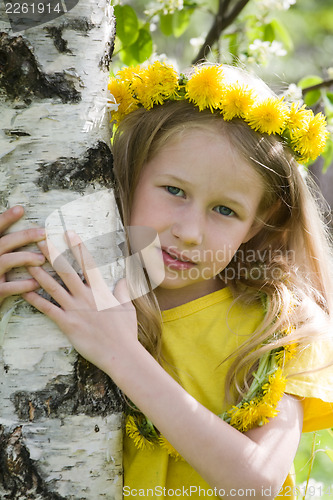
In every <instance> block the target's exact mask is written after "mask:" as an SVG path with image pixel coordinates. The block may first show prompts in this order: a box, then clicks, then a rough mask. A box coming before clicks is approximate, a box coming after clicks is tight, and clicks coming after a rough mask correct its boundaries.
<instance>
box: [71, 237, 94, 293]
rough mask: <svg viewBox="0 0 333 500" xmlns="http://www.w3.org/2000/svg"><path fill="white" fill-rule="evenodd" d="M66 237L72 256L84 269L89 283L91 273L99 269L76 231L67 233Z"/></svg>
mask: <svg viewBox="0 0 333 500" xmlns="http://www.w3.org/2000/svg"><path fill="white" fill-rule="evenodd" d="M65 237H66V241H67V244H68V246H69V248H70V249H71V252H72V254H73V255H74V257H75V259H76V261H77V263H78V264H79V266H80V268H81V269H82V272H83V275H84V277H85V279H86V281H87V282H88V283H89V271H91V270H94V269H97V266H96V264H95V261H94V259H93V257H92V255H91V254H90V253H89V252H88V250H87V248H86V247H85V245H84V244H83V242H82V241H81V239H80V237H79V236H78V235H77V234H76V233H75V232H74V231H67V232H66V233H65Z"/></svg>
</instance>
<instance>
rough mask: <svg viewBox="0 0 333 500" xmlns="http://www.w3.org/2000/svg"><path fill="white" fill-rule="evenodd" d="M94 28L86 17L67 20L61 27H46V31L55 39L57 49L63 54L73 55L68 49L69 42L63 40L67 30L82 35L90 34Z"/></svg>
mask: <svg viewBox="0 0 333 500" xmlns="http://www.w3.org/2000/svg"><path fill="white" fill-rule="evenodd" d="M93 27H94V25H93V23H91V22H90V21H89V19H87V18H85V17H81V18H76V19H70V20H65V21H64V22H63V23H62V24H61V25H60V26H51V27H49V26H46V27H45V28H44V30H45V31H46V33H47V34H48V36H49V37H51V38H52V39H53V43H54V46H55V48H56V49H57V50H58V51H59V52H60V53H61V54H63V53H67V54H72V51H71V50H70V49H69V48H68V41H67V40H65V39H64V38H63V32H64V30H66V29H71V30H74V31H79V32H81V33H85V34H86V33H88V31H90V30H91V29H92V28H93Z"/></svg>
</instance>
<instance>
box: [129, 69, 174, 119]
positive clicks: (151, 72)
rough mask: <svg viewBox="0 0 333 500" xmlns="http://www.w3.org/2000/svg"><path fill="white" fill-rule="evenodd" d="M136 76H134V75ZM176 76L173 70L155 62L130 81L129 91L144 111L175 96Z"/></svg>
mask: <svg viewBox="0 0 333 500" xmlns="http://www.w3.org/2000/svg"><path fill="white" fill-rule="evenodd" d="M135 76H136V75H135ZM177 89H178V75H177V73H176V71H175V70H174V68H172V67H171V66H167V65H166V64H163V63H160V62H159V61H156V62H155V63H154V64H151V65H150V66H149V67H148V68H147V69H143V70H142V71H141V72H139V73H138V74H137V76H136V78H134V79H133V80H132V83H131V90H132V92H133V93H134V94H135V96H136V98H137V99H138V100H139V101H140V103H141V104H142V105H143V106H144V108H146V109H151V108H152V107H153V106H154V104H163V102H164V101H165V100H167V99H172V98H174V97H176V96H177Z"/></svg>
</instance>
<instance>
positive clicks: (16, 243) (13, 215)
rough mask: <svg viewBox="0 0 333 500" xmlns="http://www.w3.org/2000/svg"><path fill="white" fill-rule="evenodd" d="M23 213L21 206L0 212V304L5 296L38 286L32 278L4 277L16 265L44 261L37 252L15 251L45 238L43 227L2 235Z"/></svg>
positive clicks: (38, 264) (36, 264)
mask: <svg viewBox="0 0 333 500" xmlns="http://www.w3.org/2000/svg"><path fill="white" fill-rule="evenodd" d="M23 215H24V209H23V207H21V206H15V207H13V208H10V209H9V210H6V212H4V213H2V214H0V304H1V303H2V302H3V300H4V299H5V298H6V297H9V296H11V295H19V294H21V293H24V292H29V291H31V290H36V288H39V284H38V282H37V281H36V280H34V279H22V280H17V281H8V280H7V277H6V273H8V272H9V271H11V270H12V269H14V268H16V267H22V266H41V265H42V264H44V262H45V258H44V256H43V255H41V254H39V253H34V252H29V251H19V252H16V251H15V250H17V249H19V248H20V247H23V246H25V245H28V244H29V243H34V242H37V241H41V240H43V239H44V238H45V231H44V229H41V228H33V229H26V230H24V231H17V232H15V233H10V234H6V235H4V236H3V235H2V234H3V232H4V231H5V230H6V229H8V228H10V226H11V225H12V224H14V223H15V222H17V221H18V220H19V219H20V218H21V217H22V216H23Z"/></svg>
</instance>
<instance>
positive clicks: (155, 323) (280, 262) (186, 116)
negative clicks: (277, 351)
mask: <svg viewBox="0 0 333 500" xmlns="http://www.w3.org/2000/svg"><path fill="white" fill-rule="evenodd" d="M229 74H230V78H231V79H232V78H240V75H241V76H242V78H243V79H244V78H245V79H246V82H247V84H248V83H249V80H250V81H251V85H253V86H255V88H256V90H257V89H258V87H260V89H262V94H263V95H264V96H265V97H267V94H268V93H270V94H271V95H272V93H271V92H270V90H268V87H267V86H266V85H264V84H263V82H261V80H258V79H254V78H252V77H249V76H248V75H247V74H246V73H244V74H243V72H241V71H240V70H239V69H237V70H236V69H234V68H229ZM258 94H259V92H258ZM207 128H208V129H210V130H212V129H213V130H214V131H215V132H217V133H220V134H222V135H226V136H227V137H228V138H229V140H230V142H231V144H232V145H233V146H234V147H235V148H236V149H237V151H238V152H239V153H240V154H241V155H243V157H244V158H245V160H246V161H247V162H248V163H249V165H251V166H252V167H253V168H254V169H255V170H256V171H257V172H258V173H259V174H260V175H261V177H262V179H263V182H264V185H265V194H264V197H263V199H262V201H261V204H260V207H259V217H262V218H263V221H262V227H261V229H260V230H259V232H258V233H257V234H256V235H255V236H254V237H253V238H252V239H251V240H249V241H248V242H247V243H245V244H243V245H241V247H240V248H239V250H238V252H236V255H235V256H234V258H233V259H232V260H231V262H230V263H229V265H228V266H227V267H226V269H225V271H224V272H222V273H221V275H220V276H221V279H222V280H224V281H225V283H226V284H227V285H228V286H229V288H230V289H231V291H232V292H233V295H234V297H235V301H241V302H243V303H245V304H253V303H260V302H262V301H264V309H265V315H264V319H263V322H262V324H261V325H260V327H259V328H258V329H257V330H256V331H255V332H253V335H252V336H251V338H250V340H248V341H247V342H245V343H244V344H243V345H242V346H241V347H240V348H239V349H238V350H237V352H235V353H233V357H234V360H233V363H232V366H231V368H230V370H229V373H228V376H227V380H226V396H227V398H228V399H229V400H237V398H238V399H239V398H240V397H241V396H242V395H243V394H244V392H245V391H246V389H247V388H248V386H249V383H250V382H251V372H252V371H253V369H254V367H255V366H256V363H257V362H258V359H259V358H260V356H261V355H262V354H263V353H264V352H266V351H268V350H271V349H272V348H276V347H278V346H280V345H283V344H286V343H290V342H294V341H297V342H299V343H303V344H306V343H309V342H310V341H311V340H312V338H313V336H315V335H318V334H319V333H323V329H325V326H326V325H327V324H328V323H327V321H328V318H330V317H331V312H332V296H333V295H332V291H333V286H332V282H331V278H330V273H331V251H330V245H329V239H328V235H327V234H326V232H325V225H324V223H323V220H322V217H321V214H320V210H319V208H318V205H317V203H316V200H315V196H317V195H316V194H314V193H315V191H314V185H313V183H312V181H311V179H310V177H307V178H306V179H304V178H303V176H302V175H301V172H300V168H299V165H298V163H297V162H296V160H295V158H294V156H293V154H292V152H291V151H290V149H289V148H288V146H287V145H286V144H284V143H283V141H282V140H281V139H280V138H279V137H276V136H270V135H267V134H259V133H257V132H255V131H254V130H252V129H251V128H250V127H249V126H248V125H247V124H246V123H245V122H244V121H242V120H238V119H234V120H232V121H230V122H226V121H224V120H223V118H222V116H221V115H220V114H218V113H211V112H210V111H209V110H204V111H198V109H197V108H196V107H194V106H193V105H192V104H190V103H188V102H185V101H181V102H177V101H174V102H168V103H165V104H163V105H162V106H155V107H154V108H153V109H151V110H149V111H147V110H146V109H144V108H140V109H137V110H135V111H133V112H132V113H130V114H129V115H128V116H127V117H126V118H124V120H123V121H122V123H121V124H120V126H119V128H118V129H117V132H116V134H115V137H114V141H113V156H114V172H115V177H116V181H117V197H118V203H119V208H120V212H121V214H122V218H123V223H124V225H125V226H127V225H129V222H130V215H131V207H132V201H133V196H134V192H135V189H136V186H137V183H138V180H139V177H140V173H141V171H142V169H143V168H144V165H145V164H146V163H147V162H148V161H149V160H150V159H151V158H152V157H153V156H154V155H156V154H157V153H158V151H160V150H161V148H163V147H164V146H165V145H167V143H168V141H169V140H170V139H172V138H174V137H175V136H178V137H181V134H182V133H184V132H187V131H189V130H193V129H207ZM250 254H251V256H252V258H251V261H249V259H247V258H246V256H248V255H250ZM253 256H257V257H258V259H257V262H255V263H254V260H256V259H253ZM244 257H245V258H244ZM254 264H255V265H254ZM254 268H255V269H256V272H255V274H253V270H254ZM230 276H232V277H231V278H230ZM133 302H134V304H135V306H136V309H137V314H138V324H139V339H140V341H141V342H142V344H143V345H144V346H145V347H146V349H147V350H148V351H149V352H150V353H151V354H152V355H153V356H154V357H155V358H156V359H157V360H159V361H161V330H162V327H161V314H160V310H159V307H158V303H157V300H156V298H155V295H154V293H153V291H150V292H149V293H148V294H146V295H145V296H143V297H140V298H139V299H136V300H134V301H133ZM319 324H320V327H319V326H318V325H319ZM291 326H292V327H293V329H292V330H291V332H290V334H289V335H288V339H287V338H286V337H284V338H280V339H276V340H274V341H272V338H273V334H274V333H276V332H281V331H284V330H287V329H288V328H290V327H291ZM319 328H320V331H319ZM310 339H311V340H310Z"/></svg>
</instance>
